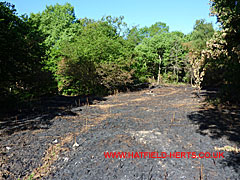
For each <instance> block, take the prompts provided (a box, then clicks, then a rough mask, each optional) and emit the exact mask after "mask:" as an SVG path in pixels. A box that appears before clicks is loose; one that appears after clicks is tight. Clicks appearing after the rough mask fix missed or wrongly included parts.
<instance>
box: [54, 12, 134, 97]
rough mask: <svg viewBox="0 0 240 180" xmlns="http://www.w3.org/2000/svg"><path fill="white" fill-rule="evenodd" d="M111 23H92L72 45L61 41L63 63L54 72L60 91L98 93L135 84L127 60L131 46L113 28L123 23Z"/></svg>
mask: <svg viewBox="0 0 240 180" xmlns="http://www.w3.org/2000/svg"><path fill="white" fill-rule="evenodd" d="M110 20H111V22H110ZM112 20H113V19H110V17H108V21H105V20H103V19H102V20H101V21H89V22H90V23H87V24H86V25H85V26H84V27H82V31H81V33H79V34H76V36H75V37H74V39H73V41H72V42H66V41H63V42H62V44H61V46H60V48H59V52H60V57H61V59H64V61H63V60H62V61H59V63H58V66H57V71H54V74H55V77H56V79H57V81H58V84H59V90H60V91H61V92H63V93H64V94H69V93H70V94H96V93H98V92H99V90H103V89H105V91H112V90H114V89H117V88H121V87H123V86H126V85H127V84H128V83H131V82H132V81H131V72H128V67H129V60H127V59H129V57H130V55H131V50H130V49H129V46H128V45H129V43H128V42H127V41H126V40H124V39H123V37H121V36H120V33H119V32H118V29H116V28H118V27H117V26H113V23H114V22H116V23H117V24H118V26H121V24H119V22H118V21H115V20H116V19H115V20H113V21H112ZM80 23H81V21H80ZM65 59H67V61H66V62H65ZM101 92H102V91H101Z"/></svg>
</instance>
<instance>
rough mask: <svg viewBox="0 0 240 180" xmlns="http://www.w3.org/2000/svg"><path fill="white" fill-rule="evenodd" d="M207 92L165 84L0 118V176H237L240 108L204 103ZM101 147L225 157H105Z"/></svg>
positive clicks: (25, 177)
mask: <svg viewBox="0 0 240 180" xmlns="http://www.w3.org/2000/svg"><path fill="white" fill-rule="evenodd" d="M206 93H207V92H204V91H203V92H201V94H200V96H199V97H197V96H196V95H195V91H194V89H193V88H191V87H189V86H164V87H158V88H154V89H152V92H150V91H149V90H148V89H147V90H141V91H137V92H129V93H120V94H117V95H112V96H108V97H106V98H104V99H101V100H95V101H94V100H92V101H91V103H90V105H89V106H88V105H84V106H79V107H78V106H77V104H78V102H76V101H74V102H73V105H74V107H68V108H67V109H64V108H62V110H61V111H55V110H54V111H50V112H49V113H48V114H44V113H41V115H40V114H39V115H35V116H32V117H23V118H22V119H21V118H20V119H15V120H14V119H12V120H11V123H10V122H8V123H6V120H5V121H1V125H2V128H0V130H1V131H0V132H1V135H0V155H1V156H0V179H46V180H49V179H58V180H59V179H66V180H69V179H77V180H79V179H81V180H86V179H104V180H106V179H123V180H127V179H152V180H153V179H155V180H157V179H171V180H172V179H211V180H212V179H216V180H220V179H224V180H225V179H240V168H239V167H240V153H239V152H238V150H239V149H238V148H239V144H240V143H239V142H240V111H239V109H238V108H231V109H229V108H221V107H213V106H212V107H211V106H209V105H206V104H205V103H204V95H205V94H206ZM58 109H61V108H58ZM104 152H167V153H168V152H196V153H199V152H224V158H221V159H211V158H209V159H206V158H203V159H201V158H189V159H188V158H182V159H177V158H162V159H159V158H153V159H152V158H140V159H138V158H128V159H124V158H122V159H121V158H116V159H113V158H111V159H108V158H105V157H104Z"/></svg>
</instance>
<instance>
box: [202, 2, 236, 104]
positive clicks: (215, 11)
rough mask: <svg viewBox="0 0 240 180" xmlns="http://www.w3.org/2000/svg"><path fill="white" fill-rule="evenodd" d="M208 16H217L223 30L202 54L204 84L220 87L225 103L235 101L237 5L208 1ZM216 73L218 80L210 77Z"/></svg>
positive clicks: (234, 3)
mask: <svg viewBox="0 0 240 180" xmlns="http://www.w3.org/2000/svg"><path fill="white" fill-rule="evenodd" d="M211 13H212V15H216V16H217V19H218V22H219V23H220V24H221V28H222V30H221V31H220V32H217V33H216V34H215V35H214V37H213V38H212V39H211V40H210V41H209V42H208V45H207V50H206V51H205V52H204V53H203V58H202V64H203V65H202V67H203V72H204V74H205V76H204V79H203V83H204V84H205V86H206V85H209V84H211V85H212V84H215V85H218V86H220V87H221V89H222V92H223V95H224V97H225V98H226V99H228V100H229V99H230V97H232V98H231V99H230V100H233V101H236V100H237V99H239V98H240V95H239V90H240V78H239V74H240V60H239V59H240V44H239V39H240V2H239V1H238V0H236V1H227V0H211ZM216 73H217V74H218V77H219V78H217V79H215V78H213V77H212V75H213V74H216ZM215 76H216V75H215Z"/></svg>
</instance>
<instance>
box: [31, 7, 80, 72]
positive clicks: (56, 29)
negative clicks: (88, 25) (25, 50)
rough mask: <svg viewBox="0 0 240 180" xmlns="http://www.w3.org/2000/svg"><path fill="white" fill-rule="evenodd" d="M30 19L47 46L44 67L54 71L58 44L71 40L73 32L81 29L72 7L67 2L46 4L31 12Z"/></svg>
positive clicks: (75, 32) (57, 55)
mask: <svg viewBox="0 0 240 180" xmlns="http://www.w3.org/2000/svg"><path fill="white" fill-rule="evenodd" d="M30 20H31V21H32V22H33V23H34V24H35V26H36V27H37V28H38V30H39V31H40V32H41V33H42V34H44V36H45V40H44V42H43V44H44V45H45V46H46V47H47V49H46V58H45V68H46V69H48V70H50V71H51V72H54V71H56V68H57V63H58V61H60V59H58V57H59V47H60V44H61V43H62V42H63V41H64V42H66V41H71V40H72V39H73V38H74V36H75V34H77V33H79V32H80V31H81V26H80V24H79V23H76V17H75V13H74V7H73V6H71V5H70V4H69V3H66V4H65V5H59V4H56V5H54V6H52V5H51V6H47V7H46V9H45V10H44V11H43V12H42V13H37V14H33V13H32V14H31V16H30Z"/></svg>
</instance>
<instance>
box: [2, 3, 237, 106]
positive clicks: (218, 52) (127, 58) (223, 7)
mask: <svg viewBox="0 0 240 180" xmlns="http://www.w3.org/2000/svg"><path fill="white" fill-rule="evenodd" d="M210 6H211V14H212V15H213V16H217V20H218V22H219V24H220V26H221V27H220V28H219V30H214V28H213V25H212V24H211V23H207V22H206V21H205V20H203V19H200V20H196V23H195V26H194V28H193V31H192V33H190V34H183V33H182V32H178V31H174V32H170V31H169V27H168V26H167V24H165V23H163V22H161V21H159V22H156V23H155V24H153V25H152V26H150V27H139V26H134V27H129V26H128V25H127V24H126V23H125V22H124V17H123V16H121V17H111V16H106V17H102V19H100V20H94V19H88V18H80V19H77V18H76V16H75V14H74V7H73V6H71V5H70V4H68V3H67V4H65V5H59V4H56V5H54V6H47V7H46V9H45V10H44V11H43V12H41V13H37V14H33V13H32V14H31V15H30V16H26V15H18V13H17V12H16V9H15V8H14V5H12V4H9V3H7V2H0V31H1V32H0V93H1V94H0V99H1V104H4V103H5V102H8V103H10V102H16V101H26V100H31V99H34V98H37V97H41V96H46V95H53V94H61V95H96V94H97V95H106V94H109V93H113V92H114V91H115V90H120V91H124V90H127V89H128V88H129V87H131V86H133V85H136V84H141V83H148V82H150V83H151V82H155V83H158V84H162V83H189V84H192V85H193V86H195V87H197V88H199V89H200V88H203V87H218V88H220V90H221V91H220V92H221V97H222V98H221V100H224V101H229V102H230V101H237V99H239V90H240V75H239V74H240V43H239V40H240V27H239V26H240V1H239V0H237V1H228V0H212V1H211V2H210Z"/></svg>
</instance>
